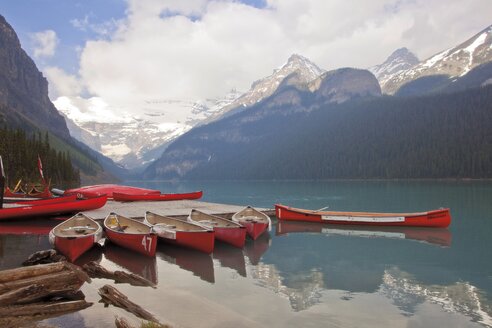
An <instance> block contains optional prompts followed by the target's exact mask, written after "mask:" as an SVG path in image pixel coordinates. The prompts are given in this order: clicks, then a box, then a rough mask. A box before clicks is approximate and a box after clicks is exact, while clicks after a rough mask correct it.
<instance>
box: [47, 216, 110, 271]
mask: <svg viewBox="0 0 492 328" xmlns="http://www.w3.org/2000/svg"><path fill="white" fill-rule="evenodd" d="M102 232H103V230H102V227H101V226H100V225H99V223H97V222H96V221H94V220H93V219H91V218H90V217H88V216H87V215H85V214H83V213H78V214H76V215H74V216H72V217H71V218H70V219H68V220H66V221H64V222H62V223H60V224H59V225H57V226H56V227H54V228H53V229H52V230H51V232H50V235H49V240H50V243H51V244H52V245H53V246H54V247H55V249H56V250H57V251H58V252H60V253H61V254H63V255H64V256H65V257H66V258H67V259H68V260H69V261H70V262H74V261H75V260H76V259H77V258H79V256H80V255H82V254H84V253H85V252H87V251H88V250H89V249H90V248H91V247H92V246H94V244H95V243H97V242H98V241H99V240H100V239H101V237H102Z"/></svg>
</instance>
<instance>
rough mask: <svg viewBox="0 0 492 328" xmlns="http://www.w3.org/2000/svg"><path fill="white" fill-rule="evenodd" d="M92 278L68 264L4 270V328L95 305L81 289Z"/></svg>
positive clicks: (0, 290) (0, 288)
mask: <svg viewBox="0 0 492 328" xmlns="http://www.w3.org/2000/svg"><path fill="white" fill-rule="evenodd" d="M86 281H87V282H88V281H90V278H89V276H88V275H87V274H86V273H85V272H84V271H82V270H81V269H80V268H79V267H77V266H74V265H73V264H70V263H67V262H59V263H52V264H42V265H35V266H29V267H23V268H17V269H11V270H4V271H0V326H1V327H12V326H20V323H21V322H25V321H33V320H41V319H43V318H46V317H54V316H60V315H63V314H65V313H69V312H74V311H79V310H81V309H85V308H87V307H89V306H91V305H92V303H88V302H86V301H85V300H84V298H85V296H84V294H83V293H82V292H81V291H79V288H80V287H81V286H82V284H83V283H84V282H86Z"/></svg>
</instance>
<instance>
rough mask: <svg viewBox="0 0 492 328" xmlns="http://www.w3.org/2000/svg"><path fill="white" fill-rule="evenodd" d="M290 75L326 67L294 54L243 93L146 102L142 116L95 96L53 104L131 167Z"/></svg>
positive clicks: (312, 75) (304, 78)
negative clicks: (126, 112)
mask: <svg viewBox="0 0 492 328" xmlns="http://www.w3.org/2000/svg"><path fill="white" fill-rule="evenodd" d="M292 73H296V83H299V84H300V85H301V84H307V83H308V82H310V81H313V80H315V79H316V78H318V77H319V76H320V75H321V74H323V73H324V70H322V69H320V68H319V67H318V66H316V65H315V64H314V63H312V62H311V61H310V60H309V59H307V58H305V57H303V56H300V55H296V54H294V55H292V56H291V57H290V58H289V59H288V61H287V63H286V64H285V65H283V66H282V67H280V68H278V69H275V70H274V71H273V73H272V74H271V75H270V76H268V77H265V78H263V79H261V80H258V81H256V82H254V83H253V84H252V86H251V89H250V90H249V91H248V92H246V93H244V94H242V93H240V92H238V91H236V90H231V91H230V92H229V93H228V94H227V95H226V96H225V97H223V98H221V99H206V100H204V101H193V100H182V99H153V100H147V101H146V102H145V103H144V104H142V105H141V107H142V114H141V115H139V116H138V117H137V116H131V115H124V114H120V115H116V114H115V112H122V111H120V110H114V109H113V110H110V109H109V108H108V107H109V106H108V105H107V104H105V103H104V102H102V100H101V99H99V98H91V99H89V100H82V99H73V98H72V99H71V98H68V97H60V98H58V99H56V100H55V101H53V103H54V104H55V106H56V107H57V109H58V110H59V111H60V112H61V113H63V115H64V116H65V117H66V118H67V125H68V127H69V129H70V133H71V135H72V136H74V137H75V138H76V139H78V140H80V141H82V142H84V143H85V144H87V145H89V146H90V147H92V148H93V149H95V150H97V151H99V152H101V153H103V154H104V155H106V156H108V157H110V158H112V159H113V160H114V161H116V162H117V163H119V164H121V165H123V166H125V167H127V168H130V169H132V168H137V167H140V166H142V165H145V164H146V163H148V162H151V161H153V160H154V159H155V157H156V156H157V157H158V156H160V153H161V152H162V151H163V150H164V149H165V147H166V145H167V144H169V143H170V142H171V141H173V140H174V139H176V138H177V137H179V136H180V135H182V134H184V133H185V132H187V131H188V130H190V129H191V128H192V127H194V126H196V125H199V124H203V123H207V122H210V121H212V120H214V119H216V118H218V117H221V116H222V115H223V114H225V113H226V112H228V111H230V110H232V109H236V108H239V109H243V108H245V107H247V106H250V105H252V104H255V103H257V102H258V101H260V100H262V99H264V98H266V97H268V96H270V95H272V94H273V93H274V92H275V90H276V89H277V88H278V87H279V85H280V84H281V82H282V81H284V79H285V77H287V76H289V75H291V74H292ZM83 101H85V104H82V102H83ZM81 108H84V110H81ZM163 113H166V114H163Z"/></svg>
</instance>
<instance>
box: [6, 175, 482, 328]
mask: <svg viewBox="0 0 492 328" xmlns="http://www.w3.org/2000/svg"><path fill="white" fill-rule="evenodd" d="M128 184H133V185H136V186H142V187H148V188H156V189H160V190H162V191H164V192H185V191H192V190H203V191H204V197H203V200H204V201H211V202H219V203H229V204H241V205H253V206H257V207H267V208H273V205H274V204H275V203H283V204H286V205H292V206H296V207H301V208H311V209H319V208H322V207H327V206H329V209H331V210H341V211H358V210H360V211H381V212H383V211H384V212H386V211H391V212H400V211H401V212H414V211H423V210H429V209H435V208H439V207H449V208H450V209H451V215H452V223H451V226H450V227H449V229H422V228H414V229H412V228H406V229H404V228H392V229H389V228H388V229H383V228H377V229H371V228H364V227H358V228H354V227H343V226H332V225H323V224H309V223H296V222H289V223H285V222H277V220H274V221H273V222H274V224H273V227H272V230H271V231H270V232H269V234H268V235H265V236H263V237H262V238H260V239H259V240H257V241H254V242H253V241H251V240H249V241H248V242H247V244H246V247H245V248H244V249H242V250H241V249H236V248H233V247H230V246H228V245H223V244H218V245H217V247H216V249H215V251H214V253H213V255H212V256H209V255H204V254H201V253H197V252H194V251H187V250H184V249H180V248H175V247H170V246H167V245H165V244H163V243H161V244H160V245H159V247H158V252H157V256H156V258H155V259H148V258H142V257H141V256H139V255H136V254H132V253H129V252H128V251H125V250H124V249H121V248H119V247H117V246H113V245H106V246H105V247H104V248H103V249H94V250H93V251H91V252H90V253H89V254H87V255H86V256H85V257H84V258H82V259H81V262H84V261H88V260H96V261H98V262H100V263H101V264H102V265H103V266H105V267H108V268H112V269H124V270H128V271H132V272H135V273H137V274H141V275H143V276H145V277H147V278H148V279H150V280H152V281H154V282H156V283H157V286H158V287H157V289H150V288H143V287H132V286H126V285H118V286H117V288H119V289H120V290H122V291H123V292H124V293H125V294H126V295H128V296H129V298H130V299H131V300H134V301H135V302H136V303H138V304H140V305H142V306H144V307H146V308H147V309H148V310H149V311H151V312H152V313H154V314H156V316H158V317H159V319H161V320H162V321H163V322H167V323H170V324H173V325H176V326H187V327H231V326H234V327H484V326H485V327H492V256H491V250H492V183H491V182H449V181H445V182H444V181H443V182H435V181H412V182H401V181H391V182H386V181H371V182H360V181H347V182H333V181H316V182H313V181H301V182H299V181H273V182H272V181H268V182H267V181H253V182H214V181H207V182H179V183H169V182H128ZM40 225H42V224H40ZM2 230H3V231H4V233H3V234H2V235H0V245H1V249H0V250H1V252H0V267H2V268H10V267H15V266H17V265H19V263H20V262H22V260H23V259H25V258H26V257H27V255H29V254H30V253H32V252H33V251H35V250H37V249H44V248H48V247H49V246H48V241H47V236H45V235H43V234H42V233H41V234H40V235H34V234H26V235H12V234H9V233H6V231H7V227H6V226H5V225H4V226H3V227H2V225H0V232H1V231H2ZM41 230H42V229H41ZM108 282H109V281H107V280H104V279H94V280H93V282H92V283H91V284H86V285H84V286H83V288H82V290H83V291H84V293H85V295H86V300H88V301H92V302H94V305H93V306H92V307H90V308H88V309H86V310H84V311H81V312H78V313H76V314H71V315H66V316H63V317H60V318H56V319H49V320H46V321H45V323H49V324H53V325H57V324H59V325H60V326H63V327H101V326H105V325H108V326H109V325H112V324H113V322H114V316H115V315H118V316H123V317H126V318H130V319H131V318H132V316H131V315H130V314H127V313H125V312H124V311H123V310H120V309H115V308H113V307H110V308H108V309H105V308H104V307H103V305H102V304H99V303H97V302H98V300H99V297H98V295H97V289H98V288H99V287H100V286H102V285H104V284H105V283H108ZM135 322H138V320H137V321H135Z"/></svg>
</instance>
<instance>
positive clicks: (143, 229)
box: [104, 213, 157, 256]
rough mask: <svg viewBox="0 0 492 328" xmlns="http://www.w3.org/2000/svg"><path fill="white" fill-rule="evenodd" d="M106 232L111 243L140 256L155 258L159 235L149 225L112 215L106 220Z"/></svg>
mask: <svg viewBox="0 0 492 328" xmlns="http://www.w3.org/2000/svg"><path fill="white" fill-rule="evenodd" d="M104 230H105V231H106V236H107V237H108V239H109V240H110V241H111V242H113V243H115V244H117V245H119V246H121V247H124V248H128V249H131V250H133V251H135V252H138V253H140V254H144V255H147V256H155V250H156V246H157V235H156V234H155V233H154V232H153V231H152V229H151V227H150V226H149V225H147V224H145V223H142V222H139V221H136V220H132V219H129V218H126V217H124V216H121V215H118V214H116V213H110V214H109V215H108V216H107V217H106V219H104Z"/></svg>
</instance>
